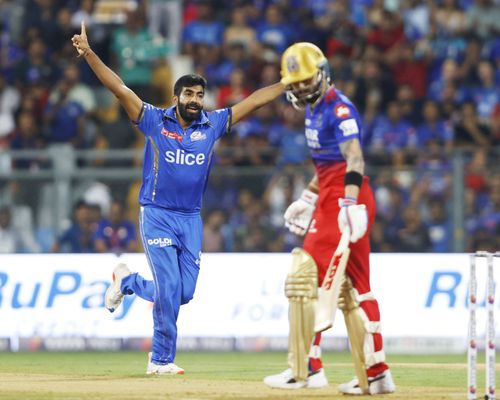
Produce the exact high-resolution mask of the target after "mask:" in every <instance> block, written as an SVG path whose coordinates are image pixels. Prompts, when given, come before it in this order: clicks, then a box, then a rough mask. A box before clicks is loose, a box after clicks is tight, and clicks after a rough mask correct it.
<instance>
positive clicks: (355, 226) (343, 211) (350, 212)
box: [338, 197, 368, 243]
mask: <svg viewBox="0 0 500 400" xmlns="http://www.w3.org/2000/svg"><path fill="white" fill-rule="evenodd" d="M339 207H340V212H339V217H338V223H339V229H340V232H344V229H345V228H346V227H348V228H349V229H350V230H351V242H352V243H356V242H357V241H358V240H359V239H361V238H362V237H363V236H364V235H365V233H366V230H367V228H368V213H367V212H366V206H365V205H364V204H357V202H356V199H354V198H352V197H346V198H345V199H339Z"/></svg>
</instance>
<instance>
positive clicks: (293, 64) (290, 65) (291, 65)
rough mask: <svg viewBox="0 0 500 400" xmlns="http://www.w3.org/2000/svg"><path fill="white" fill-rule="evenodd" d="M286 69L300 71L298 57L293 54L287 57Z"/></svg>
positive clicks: (291, 71)
mask: <svg viewBox="0 0 500 400" xmlns="http://www.w3.org/2000/svg"><path fill="white" fill-rule="evenodd" d="M286 69H287V70H288V72H290V73H294V72H298V71H299V62H298V61H297V57H296V56H294V55H293V54H292V55H289V56H288V57H287V58H286Z"/></svg>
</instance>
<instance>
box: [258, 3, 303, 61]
mask: <svg viewBox="0 0 500 400" xmlns="http://www.w3.org/2000/svg"><path fill="white" fill-rule="evenodd" d="M294 38H295V33H294V31H293V30H292V28H291V27H290V25H288V24H287V23H284V22H283V18H282V11H281V9H280V7H279V6H277V5H271V6H269V7H268V8H267V10H266V20H265V22H263V23H262V24H260V25H259V26H258V27H257V40H258V41H259V42H260V43H262V44H263V45H265V46H270V47H272V48H273V49H274V50H275V51H276V52H278V53H280V54H281V53H283V52H284V51H285V50H286V48H287V47H288V45H289V44H290V43H291V42H293V41H294Z"/></svg>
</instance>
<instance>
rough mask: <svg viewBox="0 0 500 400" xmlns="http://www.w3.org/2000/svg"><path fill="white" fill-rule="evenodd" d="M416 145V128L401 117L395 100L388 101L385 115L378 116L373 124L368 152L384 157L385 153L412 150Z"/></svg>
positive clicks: (393, 153)
mask: <svg viewBox="0 0 500 400" xmlns="http://www.w3.org/2000/svg"><path fill="white" fill-rule="evenodd" d="M415 145H416V130H415V128H414V127H413V126H411V125H410V124H409V123H408V122H407V121H405V120H403V119H402V118H401V107H400V105H399V103H397V102H396V101H392V102H390V103H389V105H388V107H387V117H386V116H381V117H379V118H378V119H377V120H376V121H375V122H374V124H373V136H372V141H371V144H370V153H372V154H373V155H378V156H379V157H380V158H381V159H385V158H386V155H389V156H392V159H394V155H395V154H396V153H401V152H406V151H412V150H413V149H414V147H415Z"/></svg>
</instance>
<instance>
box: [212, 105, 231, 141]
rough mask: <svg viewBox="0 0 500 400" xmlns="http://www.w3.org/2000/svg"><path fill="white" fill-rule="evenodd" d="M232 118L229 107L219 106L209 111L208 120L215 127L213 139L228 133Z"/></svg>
mask: <svg viewBox="0 0 500 400" xmlns="http://www.w3.org/2000/svg"><path fill="white" fill-rule="evenodd" d="M232 120H233V113H232V111H231V108H221V109H219V110H215V111H212V112H211V113H210V122H211V123H212V124H213V126H214V128H215V140H217V139H220V138H221V137H222V136H224V135H225V134H227V133H229V131H230V130H231V124H232Z"/></svg>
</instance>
